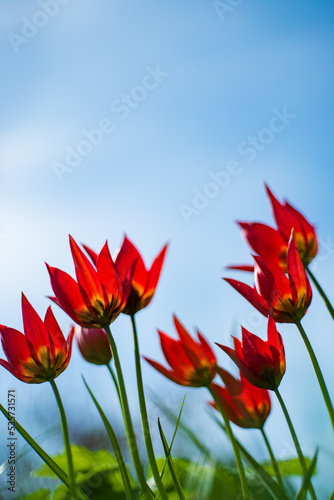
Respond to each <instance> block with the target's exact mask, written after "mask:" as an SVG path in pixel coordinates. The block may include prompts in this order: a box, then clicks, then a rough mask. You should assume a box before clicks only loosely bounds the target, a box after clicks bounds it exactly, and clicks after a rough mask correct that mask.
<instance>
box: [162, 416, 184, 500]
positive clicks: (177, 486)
mask: <svg viewBox="0 0 334 500" xmlns="http://www.w3.org/2000/svg"><path fill="white" fill-rule="evenodd" d="M158 426H159V432H160V437H161V441H162V445H163V447H164V451H165V455H166V460H167V462H168V467H169V472H170V475H171V477H172V480H173V483H174V486H175V489H176V492H177V494H178V496H179V499H180V500H186V499H185V496H184V494H183V491H182V486H181V484H180V481H179V478H178V477H177V474H176V471H175V468H174V464H173V459H172V455H171V446H168V443H167V439H166V436H165V434H164V431H163V430H162V426H161V423H160V419H159V418H158Z"/></svg>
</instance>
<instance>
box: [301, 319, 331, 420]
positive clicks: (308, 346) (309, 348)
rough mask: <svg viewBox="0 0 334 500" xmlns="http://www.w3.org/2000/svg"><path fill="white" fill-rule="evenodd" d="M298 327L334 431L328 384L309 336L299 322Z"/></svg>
mask: <svg viewBox="0 0 334 500" xmlns="http://www.w3.org/2000/svg"><path fill="white" fill-rule="evenodd" d="M296 326H297V328H298V330H299V332H300V334H301V336H302V339H303V341H304V344H305V345H306V349H307V351H308V353H309V355H310V358H311V361H312V364H313V368H314V371H315V373H316V376H317V379H318V382H319V385H320V389H321V392H322V395H323V398H324V400H325V403H326V406H327V410H328V414H329V418H330V419H331V422H332V426H333V429H334V408H333V403H332V401H331V398H330V396H329V392H328V389H327V386H326V382H325V379H324V377H323V374H322V371H321V368H320V365H319V363H318V360H317V357H316V355H315V352H314V351H313V348H312V345H311V342H310V341H309V339H308V336H307V335H306V332H305V330H304V328H303V327H302V324H301V322H300V321H297V322H296Z"/></svg>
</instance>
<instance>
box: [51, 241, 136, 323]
mask: <svg viewBox="0 0 334 500" xmlns="http://www.w3.org/2000/svg"><path fill="white" fill-rule="evenodd" d="M70 246H71V252H72V257H73V261H74V266H75V272H76V277H77V281H75V280H74V279H73V278H72V277H71V276H69V275H68V274H67V273H65V272H64V271H61V270H60V269H56V268H54V267H51V266H49V265H47V268H48V271H49V274H50V279H51V286H52V289H53V292H54V294H55V297H51V298H52V300H53V301H54V302H55V303H56V304H58V305H59V306H60V307H61V308H62V309H63V310H64V311H65V312H66V313H67V314H68V315H69V316H70V318H72V319H73V321H75V322H76V323H77V324H78V325H80V326H82V327H84V328H104V327H105V326H106V325H110V323H112V322H113V321H114V320H115V319H116V318H117V316H118V315H119V314H120V313H121V312H122V311H123V309H124V307H125V305H126V302H127V300H128V297H129V293H130V286H129V283H128V281H127V280H124V281H122V279H121V277H120V275H119V273H118V271H117V269H116V267H115V264H114V262H113V260H112V258H111V256H110V252H109V249H108V244H107V243H105V245H104V247H103V248H102V250H101V252H100V253H99V255H98V256H97V260H96V266H95V267H94V266H93V265H92V264H91V262H90V261H89V259H88V258H87V257H86V255H85V254H84V253H83V251H82V250H81V249H80V248H79V246H78V245H77V243H76V242H75V241H74V239H73V238H72V237H71V236H70ZM129 272H130V270H129Z"/></svg>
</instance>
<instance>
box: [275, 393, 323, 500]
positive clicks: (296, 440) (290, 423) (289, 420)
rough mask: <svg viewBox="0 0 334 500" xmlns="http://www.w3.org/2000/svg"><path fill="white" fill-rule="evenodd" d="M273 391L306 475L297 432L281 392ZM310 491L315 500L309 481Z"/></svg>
mask: <svg viewBox="0 0 334 500" xmlns="http://www.w3.org/2000/svg"><path fill="white" fill-rule="evenodd" d="M274 391H275V394H276V396H277V399H278V401H279V404H280V405H281V408H282V411H283V414H284V417H285V420H286V422H287V424H288V427H289V431H290V434H291V437H292V440H293V443H294V445H295V448H296V451H297V455H298V458H299V462H300V465H301V468H302V471H303V474H304V476H306V475H307V466H306V462H305V458H304V455H303V452H302V449H301V446H300V444H299V441H298V438H297V434H296V431H295V428H294V426H293V423H292V420H291V418H290V415H289V412H288V409H287V407H286V406H285V403H284V401H283V398H282V396H281V393H280V392H279V390H278V389H277V388H276V389H274ZM310 493H311V496H312V498H313V500H317V497H316V494H315V492H314V489H313V486H312V484H311V483H310Z"/></svg>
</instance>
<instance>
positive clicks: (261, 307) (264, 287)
mask: <svg viewBox="0 0 334 500" xmlns="http://www.w3.org/2000/svg"><path fill="white" fill-rule="evenodd" d="M254 260H255V287H254V288H252V287H250V286H248V285H246V284H245V283H242V282H240V281H236V280H234V279H229V278H225V280H226V281H227V282H228V283H230V285H232V286H233V288H235V289H236V290H237V291H238V292H239V293H240V294H241V295H243V296H244V297H245V298H246V299H247V300H248V301H249V302H250V303H251V304H252V305H253V306H254V307H255V308H256V309H257V310H258V311H260V312H261V313H262V314H264V315H265V316H268V315H271V316H272V317H273V318H274V320H275V321H276V322H279V323H296V322H299V321H300V320H301V319H302V317H303V316H304V315H305V313H306V311H307V309H308V307H309V305H310V303H311V300H312V290H311V286H310V283H309V280H308V278H307V275H306V272H305V269H304V267H303V263H302V261H301V258H300V255H299V252H298V250H297V247H296V245H295V242H294V235H293V230H292V232H291V236H290V240H289V244H288V250H287V274H288V276H286V275H285V273H284V272H283V270H282V269H281V268H280V267H279V266H277V265H275V264H272V263H271V262H268V261H265V260H264V259H263V258H261V257H254Z"/></svg>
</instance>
